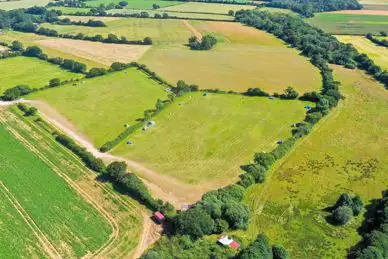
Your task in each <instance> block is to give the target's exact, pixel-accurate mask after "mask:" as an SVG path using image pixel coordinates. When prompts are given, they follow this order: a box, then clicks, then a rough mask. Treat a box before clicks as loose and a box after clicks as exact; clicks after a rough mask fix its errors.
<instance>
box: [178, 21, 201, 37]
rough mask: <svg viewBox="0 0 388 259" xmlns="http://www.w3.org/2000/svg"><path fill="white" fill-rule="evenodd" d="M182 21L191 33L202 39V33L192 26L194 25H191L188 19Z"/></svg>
mask: <svg viewBox="0 0 388 259" xmlns="http://www.w3.org/2000/svg"><path fill="white" fill-rule="evenodd" d="M182 22H183V24H184V25H185V26H186V27H187V29H189V31H191V33H192V34H193V35H194V36H195V37H197V39H199V40H202V34H201V33H200V32H199V31H198V30H197V29H196V28H194V26H192V25H191V24H190V22H189V21H187V20H184V21H182Z"/></svg>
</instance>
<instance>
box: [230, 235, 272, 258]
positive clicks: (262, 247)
mask: <svg viewBox="0 0 388 259" xmlns="http://www.w3.org/2000/svg"><path fill="white" fill-rule="evenodd" d="M236 258H237V259H253V258H257V259H272V258H273V256H272V249H271V246H270V245H269V240H268V237H266V236H265V235H263V234H261V235H259V236H258V237H257V238H256V240H255V241H253V242H252V243H251V244H250V245H249V246H248V247H247V248H245V249H243V250H241V252H240V253H239V254H238V255H237V256H236Z"/></svg>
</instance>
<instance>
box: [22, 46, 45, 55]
mask: <svg viewBox="0 0 388 259" xmlns="http://www.w3.org/2000/svg"><path fill="white" fill-rule="evenodd" d="M42 54H43V51H42V49H41V48H39V47H37V46H31V47H28V48H27V49H26V50H25V51H24V52H23V55H24V56H27V57H37V58H38V57H40V56H41V55H42Z"/></svg>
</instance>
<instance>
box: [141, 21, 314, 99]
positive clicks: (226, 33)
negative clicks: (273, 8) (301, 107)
mask: <svg viewBox="0 0 388 259" xmlns="http://www.w3.org/2000/svg"><path fill="white" fill-rule="evenodd" d="M189 23H190V24H191V26H193V27H194V28H195V29H196V30H197V31H198V32H199V33H201V34H202V35H205V34H213V35H215V36H216V37H217V38H218V41H219V43H218V44H217V45H216V47H215V48H214V49H213V50H210V51H193V50H190V49H189V48H188V47H187V46H185V45H184V44H170V45H168V46H162V47H157V48H153V49H151V50H149V51H148V52H147V53H146V54H145V55H144V56H143V58H141V59H140V62H143V63H145V64H147V65H148V66H149V67H150V68H151V69H152V70H154V71H156V72H157V73H158V74H160V75H161V76H163V77H164V78H166V79H168V80H169V81H171V82H176V81H177V80H179V79H183V80H186V81H187V82H189V83H193V84H197V85H199V87H200V88H202V89H207V88H212V89H214V88H219V89H226V90H234V91H238V92H244V91H246V90H247V89H248V88H250V87H260V88H262V89H264V90H266V91H268V92H270V93H273V92H283V90H284V89H285V88H286V87H287V86H290V85H292V86H293V87H294V88H295V89H296V90H297V91H298V92H300V93H304V92H307V91H314V90H318V89H319V88H320V84H321V76H320V74H319V71H318V69H316V68H315V67H314V66H313V65H311V64H310V62H309V61H308V60H307V59H306V58H304V57H302V56H300V55H299V53H298V52H297V51H295V50H294V49H291V48H288V47H287V46H286V45H285V44H284V43H283V42H282V41H281V40H279V39H277V38H275V37H274V36H272V35H270V34H268V33H266V32H264V31H260V30H256V29H254V28H250V27H246V26H244V25H242V24H239V23H228V22H202V21H190V22H189ZM186 41H187V39H186ZM185 43H186V42H185Z"/></svg>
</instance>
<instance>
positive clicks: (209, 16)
mask: <svg viewBox="0 0 388 259" xmlns="http://www.w3.org/2000/svg"><path fill="white" fill-rule="evenodd" d="M139 12H147V13H148V14H149V15H150V16H154V15H155V14H160V15H163V14H164V13H167V14H168V15H169V16H171V17H179V18H190V19H213V20H223V21H224V20H229V21H233V20H234V18H233V16H228V15H224V14H204V13H181V12H168V11H153V10H137V9H136V10H135V9H113V10H109V11H108V13H119V14H133V13H139Z"/></svg>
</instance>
